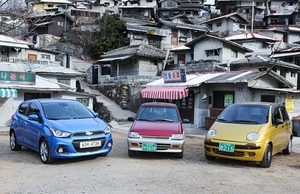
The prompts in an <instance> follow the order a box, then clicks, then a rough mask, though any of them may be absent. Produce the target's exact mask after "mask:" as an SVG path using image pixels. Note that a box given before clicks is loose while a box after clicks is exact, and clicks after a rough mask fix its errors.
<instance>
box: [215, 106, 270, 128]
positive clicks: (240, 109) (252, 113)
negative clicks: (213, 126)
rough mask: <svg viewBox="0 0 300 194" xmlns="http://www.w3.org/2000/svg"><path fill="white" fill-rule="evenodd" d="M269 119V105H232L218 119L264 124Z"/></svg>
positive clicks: (227, 121)
mask: <svg viewBox="0 0 300 194" xmlns="http://www.w3.org/2000/svg"><path fill="white" fill-rule="evenodd" d="M268 119H269V106H266V105H231V106H229V107H227V108H226V109H225V110H224V111H223V112H222V113H221V114H220V115H219V117H218V119H217V121H219V122H226V123H247V124H263V123H267V122H268Z"/></svg>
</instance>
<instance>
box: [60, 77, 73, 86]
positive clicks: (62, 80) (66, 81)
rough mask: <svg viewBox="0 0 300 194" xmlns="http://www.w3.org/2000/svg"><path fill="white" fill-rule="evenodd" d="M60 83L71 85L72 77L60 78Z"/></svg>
mask: <svg viewBox="0 0 300 194" xmlns="http://www.w3.org/2000/svg"><path fill="white" fill-rule="evenodd" d="M58 82H59V83H62V84H65V85H68V86H69V85H70V84H71V80H70V79H66V78H60V79H58Z"/></svg>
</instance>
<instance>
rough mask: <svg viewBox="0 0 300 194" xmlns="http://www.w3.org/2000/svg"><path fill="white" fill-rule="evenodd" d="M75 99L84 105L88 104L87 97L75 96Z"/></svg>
mask: <svg viewBox="0 0 300 194" xmlns="http://www.w3.org/2000/svg"><path fill="white" fill-rule="evenodd" d="M76 100H78V101H79V102H81V103H82V104H84V105H85V106H86V107H88V106H89V99H88V98H76Z"/></svg>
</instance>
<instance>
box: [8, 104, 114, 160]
mask: <svg viewBox="0 0 300 194" xmlns="http://www.w3.org/2000/svg"><path fill="white" fill-rule="evenodd" d="M9 134H10V148H11V149H12V150H13V151H18V150H21V148H22V146H24V147H26V148H28V149H31V150H34V151H36V152H38V153H39V155H40V159H41V161H42V162H43V163H44V164H49V163H52V162H54V160H55V158H76V157H82V156H93V155H99V156H106V155H107V154H108V153H109V152H110V151H111V150H112V145H113V139H112V134H111V131H110V127H109V126H108V124H107V123H106V122H104V121H103V120H101V119H100V118H99V117H98V113H95V112H93V111H90V110H89V109H88V108H87V107H86V106H85V105H84V104H82V103H81V102H79V101H77V100H70V99H33V100H27V101H24V102H22V103H21V104H20V105H19V107H18V109H17V110H16V112H15V113H14V114H13V116H12V122H11V125H10V132H9Z"/></svg>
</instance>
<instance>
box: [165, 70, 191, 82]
mask: <svg viewBox="0 0 300 194" xmlns="http://www.w3.org/2000/svg"><path fill="white" fill-rule="evenodd" d="M163 76H164V83H173V82H186V73H185V69H179V70H172V71H164V72H163Z"/></svg>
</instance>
